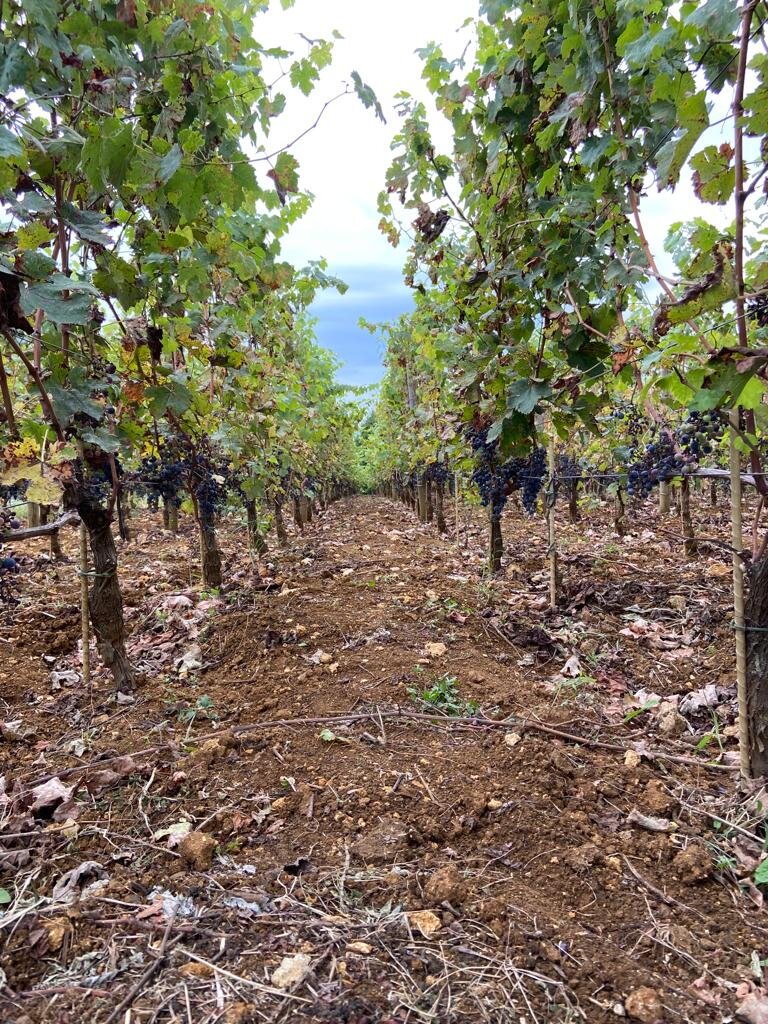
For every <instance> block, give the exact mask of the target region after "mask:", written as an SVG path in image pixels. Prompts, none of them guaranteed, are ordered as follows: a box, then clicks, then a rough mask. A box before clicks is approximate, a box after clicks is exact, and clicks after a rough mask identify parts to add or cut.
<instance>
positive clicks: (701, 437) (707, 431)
mask: <svg viewBox="0 0 768 1024" xmlns="http://www.w3.org/2000/svg"><path fill="white" fill-rule="evenodd" d="M724 431H725V420H724V419H723V417H722V415H721V413H720V412H719V411H718V410H717V409H710V410H707V411H705V412H692V413H689V415H688V418H687V419H686V421H685V422H684V423H683V424H682V425H681V426H679V427H678V428H677V430H676V432H675V434H676V437H677V439H678V440H679V442H680V447H681V448H682V449H683V451H685V452H687V453H688V454H689V455H691V456H692V457H693V458H695V459H697V460H698V459H700V458H701V456H702V455H711V453H712V451H713V450H714V445H715V443H716V442H718V441H719V440H720V439H721V438H722V436H723V432H724Z"/></svg>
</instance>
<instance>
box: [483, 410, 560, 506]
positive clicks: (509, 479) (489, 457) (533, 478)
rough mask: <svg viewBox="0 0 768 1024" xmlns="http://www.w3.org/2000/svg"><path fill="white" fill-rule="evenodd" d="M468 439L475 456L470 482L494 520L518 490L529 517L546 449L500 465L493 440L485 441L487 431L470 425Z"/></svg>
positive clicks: (539, 486)
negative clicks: (508, 499)
mask: <svg viewBox="0 0 768 1024" xmlns="http://www.w3.org/2000/svg"><path fill="white" fill-rule="evenodd" d="M467 440H468V441H469V444H470V447H471V448H472V451H473V453H474V455H475V469H474V471H473V473H472V481H473V483H474V484H475V486H476V487H477V489H478V491H479V492H480V500H481V502H482V503H483V505H485V506H487V507H490V510H491V518H492V519H493V521H494V522H498V521H499V519H500V518H501V513H502V512H503V511H504V506H505V505H506V503H507V498H508V497H509V495H510V494H511V493H512V492H513V491H518V490H521V491H522V495H521V497H522V502H523V508H524V509H525V511H526V512H528V513H529V514H531V515H532V514H533V513H534V512H535V510H536V501H537V499H538V497H539V492H540V491H541V487H542V483H543V481H544V475H545V473H546V468H547V456H546V452H545V450H544V449H543V448H534V450H533V452H532V453H531V454H530V455H529V456H528V457H527V458H514V459H506V460H505V461H504V462H499V460H498V455H497V448H498V446H497V444H496V442H495V441H491V442H489V441H488V434H487V431H485V430H480V429H478V428H477V427H475V426H471V427H470V428H469V429H468V430H467Z"/></svg>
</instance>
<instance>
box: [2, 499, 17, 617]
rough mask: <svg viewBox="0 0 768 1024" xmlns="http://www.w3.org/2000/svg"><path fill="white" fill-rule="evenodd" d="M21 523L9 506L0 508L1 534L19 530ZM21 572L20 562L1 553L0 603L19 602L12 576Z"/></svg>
mask: <svg viewBox="0 0 768 1024" xmlns="http://www.w3.org/2000/svg"><path fill="white" fill-rule="evenodd" d="M20 526H21V523H20V522H19V520H18V519H17V518H16V516H15V515H14V514H13V512H12V511H11V510H10V509H8V508H0V534H3V533H6V532H7V531H8V530H18V528H19V527H20ZM18 572H19V563H18V562H17V561H16V559H15V558H14V557H13V556H12V555H0V604H18V600H17V599H16V597H15V595H14V594H13V592H12V589H11V581H10V577H11V576H15V575H17V574H18Z"/></svg>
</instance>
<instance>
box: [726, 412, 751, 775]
mask: <svg viewBox="0 0 768 1024" xmlns="http://www.w3.org/2000/svg"><path fill="white" fill-rule="evenodd" d="M729 420H730V424H731V430H730V431H729V438H728V441H729V445H728V450H729V455H730V470H731V547H732V548H733V554H732V559H733V625H734V632H735V642H736V695H737V698H738V705H739V763H740V766H741V774H742V775H743V776H744V778H746V779H748V778H750V777H751V774H752V771H751V763H750V749H749V707H748V695H747V634H746V630H745V621H744V563H743V561H742V558H741V553H742V548H743V546H744V540H743V536H742V526H741V460H740V458H739V450H738V448H737V446H736V436H737V435H736V431H737V430H738V427H739V414H738V412H736V411H733V412H731V413H730V415H729Z"/></svg>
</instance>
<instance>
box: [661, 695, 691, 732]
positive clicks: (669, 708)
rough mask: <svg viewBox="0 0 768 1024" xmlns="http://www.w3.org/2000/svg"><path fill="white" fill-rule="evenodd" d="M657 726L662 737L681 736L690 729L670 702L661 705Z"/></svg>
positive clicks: (663, 702)
mask: <svg viewBox="0 0 768 1024" xmlns="http://www.w3.org/2000/svg"><path fill="white" fill-rule="evenodd" d="M656 724H657V726H658V730H659V732H660V733H661V734H662V736H681V735H682V734H683V733H684V732H685V731H686V730H687V729H688V723H687V722H686V720H685V719H684V718H683V716H682V715H681V714H679V713H678V710H677V708H676V707H675V705H674V704H671V703H669V701H662V702H661V704H659V709H658V716H657V719H656Z"/></svg>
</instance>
